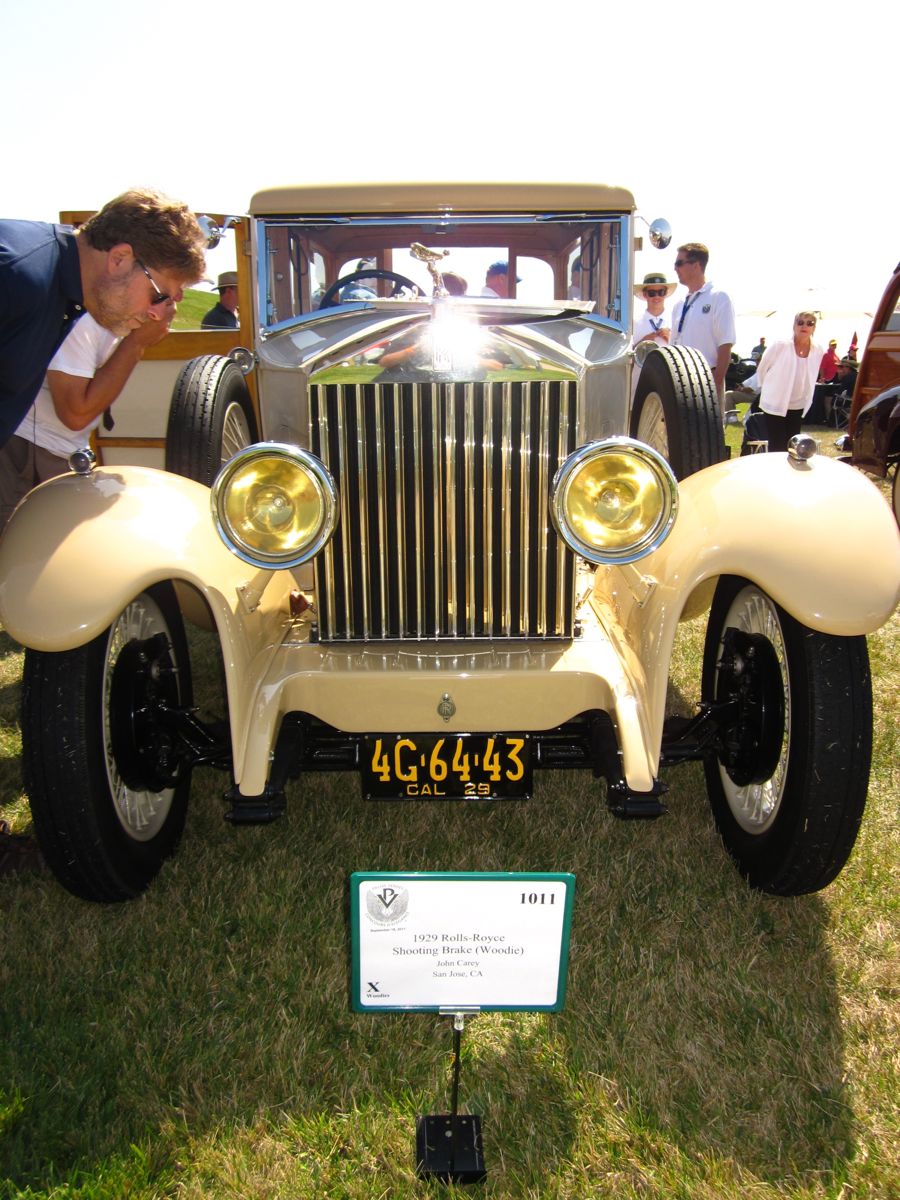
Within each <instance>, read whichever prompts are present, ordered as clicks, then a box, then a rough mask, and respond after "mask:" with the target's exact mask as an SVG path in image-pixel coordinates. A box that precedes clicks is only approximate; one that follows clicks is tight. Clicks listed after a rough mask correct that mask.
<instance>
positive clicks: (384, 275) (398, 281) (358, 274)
mask: <svg viewBox="0 0 900 1200" xmlns="http://www.w3.org/2000/svg"><path fill="white" fill-rule="evenodd" d="M357 279H393V281H394V290H393V291H392V292H391V295H392V296H396V295H397V293H398V292H399V291H400V289H401V288H405V287H408V288H412V290H413V291H414V292H415V293H416V295H417V296H424V295H425V293H424V292H423V291H422V289H421V288H420V287H419V285H418V284H417V283H413V281H412V280H411V279H408V278H407V277H406V276H405V275H398V274H397V272H396V271H381V270H378V269H376V268H375V267H370V269H369V270H368V271H351V273H350V274H349V275H342V276H341V277H340V279H336V280H335V281H334V283H333V284H332V285H331V287H330V288H329V289H328V290H327V291H326V292H325V294H324V295H323V297H322V299H321V300H320V301H319V308H320V309H322V308H331V306H332V305H333V304H334V302H335V299H336V298H337V295H338V292H340V291H342V289H343V288H345V287H347V285H348V284H351V283H355V282H356V281H357Z"/></svg>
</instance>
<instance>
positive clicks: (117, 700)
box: [22, 584, 191, 901]
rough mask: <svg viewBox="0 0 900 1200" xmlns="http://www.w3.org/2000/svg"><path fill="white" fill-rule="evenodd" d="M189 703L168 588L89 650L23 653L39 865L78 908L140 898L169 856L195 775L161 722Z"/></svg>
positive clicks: (183, 647)
mask: <svg viewBox="0 0 900 1200" xmlns="http://www.w3.org/2000/svg"><path fill="white" fill-rule="evenodd" d="M190 703H191V675H190V662H189V658H188V650H187V643H186V640H185V636H184V626H183V623H182V620H181V614H180V613H179V610H178V606H177V603H176V601H175V596H174V592H173V590H172V588H171V586H170V585H168V584H159V585H157V586H156V587H152V588H150V589H148V591H146V592H144V593H142V594H141V595H139V596H138V597H137V598H136V599H134V600H132V601H131V603H130V604H128V605H127V606H126V608H125V609H124V611H123V612H122V613H121V614H120V615H119V616H118V617H117V619H116V620H115V621H114V622H113V623H112V625H111V626H110V627H109V628H108V629H107V630H105V631H104V632H103V633H102V634H100V636H99V637H96V638H94V640H93V641H92V642H88V644H87V645H86V646H80V647H78V648H77V649H75V650H66V651H63V652H61V653H56V654H51V653H45V652H43V651H38V650H28V651H26V654H25V672H24V681H23V696H22V753H23V766H24V774H25V790H26V791H27V793H28V797H29V799H30V802H31V813H32V817H33V819H34V827H35V832H36V834H37V839H38V843H39V844H40V847H41V850H42V852H43V854H44V858H45V859H46V861H47V864H48V865H49V867H50V868H51V870H52V871H53V872H54V874H55V875H56V876H57V878H58V879H59V881H60V882H61V883H62V884H63V885H64V886H65V887H66V888H68V889H69V891H71V892H73V893H74V894H75V895H76V896H81V897H82V898H83V899H85V900H98V901H116V900H127V899H130V898H131V897H133V896H137V895H138V894H139V893H140V892H142V891H143V890H144V889H145V888H146V887H147V886H148V885H149V884H150V882H151V881H152V880H153V879H154V877H155V876H156V874H157V873H158V871H159V869H160V867H161V866H162V864H163V862H164V861H165V859H166V858H167V857H168V856H169V855H171V854H172V852H173V851H174V849H175V846H176V845H177V842H178V839H179V837H180V835H181V831H182V828H183V826H184V819H185V812H186V809H187V798H188V790H189V788H190V774H189V771H188V770H187V769H185V768H183V767H182V766H181V764H180V763H179V760H178V755H177V747H176V745H175V743H174V740H173V737H172V735H171V733H170V732H169V728H168V726H167V724H166V720H165V710H166V709H168V708H177V707H183V706H188V705H190Z"/></svg>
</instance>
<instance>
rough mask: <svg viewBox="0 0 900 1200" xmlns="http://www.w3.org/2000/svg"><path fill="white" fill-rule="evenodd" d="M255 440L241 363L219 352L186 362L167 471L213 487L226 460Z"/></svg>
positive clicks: (169, 433) (172, 418)
mask: <svg viewBox="0 0 900 1200" xmlns="http://www.w3.org/2000/svg"><path fill="white" fill-rule="evenodd" d="M256 440H257V430H256V418H255V416H254V414H253V403H252V401H251V399H250V392H249V391H248V389H247V384H246V383H245V381H244V377H243V375H242V374H241V372H240V369H239V368H238V367H237V366H236V364H235V363H233V362H232V361H231V359H230V358H223V357H222V356H221V355H219V354H205V355H203V356H202V357H200V358H192V359H191V360H190V362H187V363H185V364H184V366H183V367H182V368H181V371H180V373H179V375H178V379H177V380H176V383H175V389H174V391H173V392H172V403H171V407H170V408H169V423H168V427H167V429H166V470H167V471H171V472H172V473H173V474H174V475H184V476H186V477H187V478H188V479H195V480H196V481H197V482H198V483H205V484H206V485H207V487H209V486H211V485H212V483H213V480H214V479H215V478H216V476H217V475H218V473H219V471H220V470H221V469H222V467H223V466H224V464H225V463H226V462H228V460H229V459H230V458H231V457H232V456H233V455H235V454H237V452H238V450H243V449H244V447H245V446H250V445H252V444H253V443H254V442H255V441H256Z"/></svg>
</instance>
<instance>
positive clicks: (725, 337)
mask: <svg viewBox="0 0 900 1200" xmlns="http://www.w3.org/2000/svg"><path fill="white" fill-rule="evenodd" d="M685 305H686V306H687V312H685ZM682 317H683V318H684V319H683V320H682ZM679 325H681V328H680V329H679ZM736 341H737V334H736V333H735V328H734V305H733V304H732V303H731V298H730V297H729V296H728V295H727V293H725V292H720V291H719V289H718V288H716V287H713V285H712V284H711V283H710V282H708V281H707V282H706V283H704V285H703V287H702V288H701V289H700V290H699V292H694V293H693V294H692V295H690V296H686V297H685V298H684V299H683V300H679V301H678V303H677V304H676V305H675V311H674V312H673V313H672V334H671V336H670V338H669V343H670V345H672V346H693V348H694V349H695V350H699V351H700V353H701V354H702V355H703V357H704V358H705V359H706V361H707V362H708V363H709V365H710V366H711V367H714V366H715V365H716V360H717V358H718V357H719V347H720V346H733V345H734V343H735V342H736Z"/></svg>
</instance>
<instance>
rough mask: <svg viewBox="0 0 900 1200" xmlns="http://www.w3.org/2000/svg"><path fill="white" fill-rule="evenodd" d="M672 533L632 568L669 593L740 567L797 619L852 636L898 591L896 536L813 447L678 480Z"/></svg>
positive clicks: (869, 490) (856, 480)
mask: <svg viewBox="0 0 900 1200" xmlns="http://www.w3.org/2000/svg"><path fill="white" fill-rule="evenodd" d="M679 488H680V496H681V507H680V511H679V515H678V520H677V522H676V524H675V528H674V530H673V532H672V536H671V537H670V538H669V540H668V541H667V542H665V543H664V545H663V546H662V548H661V550H660V551H659V552H658V553H657V554H654V555H651V556H649V557H648V558H647V559H645V560H644V562H643V563H642V564H641V566H643V567H645V572H644V573H648V574H652V575H653V576H655V577H656V578H657V579H658V580H660V581H664V584H665V588H666V590H667V591H668V592H669V593H670V595H671V597H672V599H673V600H674V599H675V598H676V597H677V596H679V595H684V594H685V593H686V592H690V591H691V590H693V588H694V587H695V586H696V585H697V584H699V583H700V582H702V581H703V580H705V579H712V578H715V577H717V576H719V575H743V576H745V577H746V578H747V579H751V580H753V581H754V582H755V583H757V584H758V585H759V586H760V587H761V588H763V589H764V590H765V591H766V592H768V593H769V595H770V596H772V598H773V599H775V600H777V602H778V603H779V604H780V605H781V606H782V607H783V608H785V609H786V610H787V611H788V612H789V613H790V614H791V615H792V616H793V617H796V619H797V620H798V621H800V622H802V623H803V624H804V625H808V626H810V628H812V629H817V630H819V631H820V632H822V633H831V634H837V635H846V636H853V635H855V634H862V633H871V632H873V630H875V629H878V628H879V627H880V626H881V625H883V624H884V623H885V621H887V620H888V619H889V617H890V616H891V614H892V613H893V611H894V609H895V608H896V606H897V602H898V599H900V535H898V532H897V526H896V523H895V521H894V520H893V518H892V514H891V511H890V508H889V507H888V505H887V504H886V503H885V500H884V497H883V496H881V495H880V493H879V491H878V489H877V488H876V487H875V486H874V484H872V483H870V482H869V481H868V480H867V479H866V478H865V477H864V476H862V475H861V474H860V472H859V471H854V470H853V469H852V468H851V467H849V466H847V465H846V464H845V463H841V462H836V461H835V460H834V459H830V458H825V457H823V456H819V455H816V456H815V457H813V458H812V459H810V460H809V461H808V462H807V463H794V462H792V461H791V460H790V459H789V458H788V456H787V455H786V454H756V455H751V456H748V457H745V458H738V459H734V460H732V461H731V462H727V463H720V464H719V465H718V466H715V467H709V468H707V470H705V471H701V472H699V473H698V474H697V475H691V476H690V477H689V478H688V479H685V480H684V481H683V482H682V483H681V484H680V485H679Z"/></svg>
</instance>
